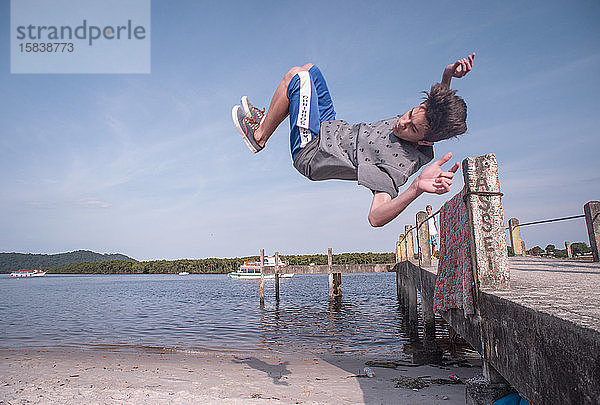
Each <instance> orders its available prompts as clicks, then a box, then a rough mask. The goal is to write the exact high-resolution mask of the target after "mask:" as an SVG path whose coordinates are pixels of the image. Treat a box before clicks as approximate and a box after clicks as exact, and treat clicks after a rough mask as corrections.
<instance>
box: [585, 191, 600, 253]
mask: <svg viewBox="0 0 600 405" xmlns="http://www.w3.org/2000/svg"><path fill="white" fill-rule="evenodd" d="M583 212H584V213H585V223H586V224H587V230H588V236H589V238H590V247H591V248H592V256H593V257H594V261H595V262H598V261H600V255H599V254H598V250H599V249H600V201H590V202H588V203H587V204H585V205H584V206H583Z"/></svg>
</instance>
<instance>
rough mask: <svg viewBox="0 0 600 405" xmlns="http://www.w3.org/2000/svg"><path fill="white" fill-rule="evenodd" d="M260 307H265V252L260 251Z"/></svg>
mask: <svg viewBox="0 0 600 405" xmlns="http://www.w3.org/2000/svg"><path fill="white" fill-rule="evenodd" d="M260 305H261V306H263V305H265V250H264V249H261V250H260Z"/></svg>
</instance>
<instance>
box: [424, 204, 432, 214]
mask: <svg viewBox="0 0 600 405" xmlns="http://www.w3.org/2000/svg"><path fill="white" fill-rule="evenodd" d="M425 211H427V214H429V215H431V207H430V206H427V207H425Z"/></svg>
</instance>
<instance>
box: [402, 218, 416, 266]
mask: <svg viewBox="0 0 600 405" xmlns="http://www.w3.org/2000/svg"><path fill="white" fill-rule="evenodd" d="M404 235H406V258H407V260H413V259H414V258H415V248H414V245H413V230H412V225H404Z"/></svg>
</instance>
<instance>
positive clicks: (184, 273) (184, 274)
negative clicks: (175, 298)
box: [179, 271, 190, 276]
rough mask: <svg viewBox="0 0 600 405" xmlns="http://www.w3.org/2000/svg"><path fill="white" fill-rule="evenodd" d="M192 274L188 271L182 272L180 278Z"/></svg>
mask: <svg viewBox="0 0 600 405" xmlns="http://www.w3.org/2000/svg"><path fill="white" fill-rule="evenodd" d="M189 274H190V273H188V272H187V271H182V272H180V273H179V275H180V276H188V275H189Z"/></svg>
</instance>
